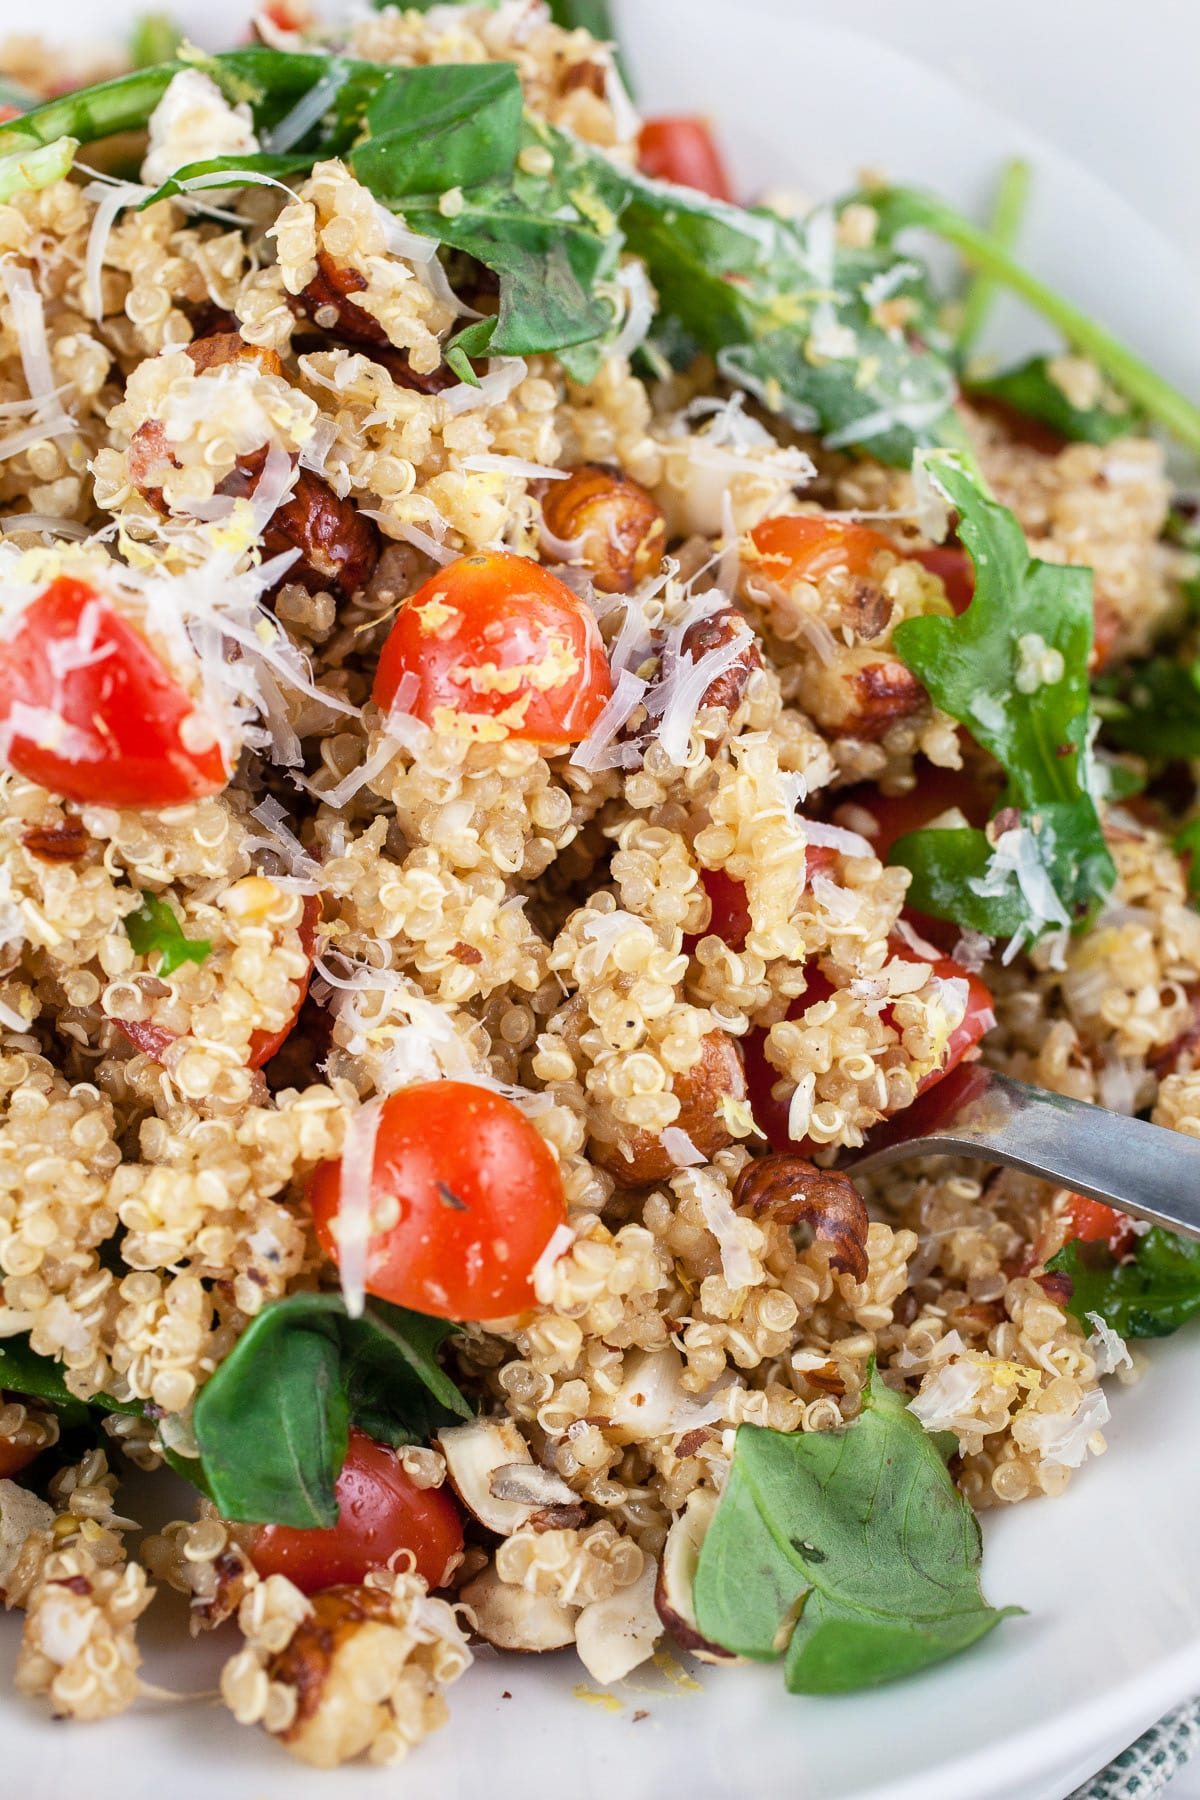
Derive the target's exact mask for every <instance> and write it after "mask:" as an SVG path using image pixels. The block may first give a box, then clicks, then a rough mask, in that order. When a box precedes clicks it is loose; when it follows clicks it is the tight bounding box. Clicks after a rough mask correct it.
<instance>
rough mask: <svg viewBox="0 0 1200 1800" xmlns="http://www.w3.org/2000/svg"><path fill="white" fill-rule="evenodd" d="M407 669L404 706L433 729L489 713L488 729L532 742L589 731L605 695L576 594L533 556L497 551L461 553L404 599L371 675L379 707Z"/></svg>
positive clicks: (599, 651) (597, 644) (573, 738)
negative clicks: (491, 724)
mask: <svg viewBox="0 0 1200 1800" xmlns="http://www.w3.org/2000/svg"><path fill="white" fill-rule="evenodd" d="M405 676H411V677H413V682H412V683H410V684H409V685H410V686H412V687H413V690H414V691H413V694H412V697H411V698H407V699H406V701H405V704H406V706H407V710H408V711H410V712H413V713H415V714H416V716H417V718H418V719H422V720H423V721H424V722H425V724H426V725H432V726H433V727H434V729H435V730H439V731H453V730H455V729H465V728H467V727H466V726H465V725H464V721H468V720H470V721H478V722H479V723H480V724H482V723H483V722H484V721H487V720H494V721H495V722H496V727H499V729H496V727H493V734H494V735H495V736H498V737H502V736H509V737H516V738H531V739H533V740H534V741H535V742H538V743H559V744H569V743H576V742H578V740H579V739H580V738H584V737H586V736H587V734H588V732H589V731H590V730H591V728H592V726H593V725H594V724H595V722H596V720H597V719H598V718H599V716H600V713H601V712H602V711H603V708H604V705H605V703H606V701H607V700H608V699H609V698H610V697H611V694H612V678H611V676H610V674H609V668H608V658H607V657H606V656H605V654H604V644H603V641H602V639H601V637H600V633H599V631H598V630H597V629H596V621H595V620H594V619H593V617H592V615H591V613H590V611H589V610H588V608H587V607H586V606H585V605H584V603H583V601H582V600H580V599H579V598H578V597H577V596H576V595H575V594H573V593H572V592H571V590H570V588H569V587H568V586H567V585H566V583H565V582H563V581H560V580H559V579H558V576H557V575H552V574H551V573H550V571H549V570H548V569H543V568H542V567H541V565H540V564H539V563H535V562H530V560H529V559H528V557H524V556H511V555H509V554H508V552H507V551H499V550H497V551H490V552H488V554H487V555H485V556H463V557H460V558H459V560H458V561H457V562H453V563H450V564H449V566H448V567H447V568H445V569H442V570H441V571H440V572H439V573H438V574H437V575H434V576H431V577H430V579H429V580H428V581H427V582H425V584H424V586H422V587H419V588H418V589H417V591H416V593H415V594H413V595H412V597H411V598H410V599H408V600H407V601H405V603H404V605H403V607H402V608H401V609H400V612H399V614H398V615H397V618H396V623H395V624H394V625H393V626H392V630H391V634H390V636H389V637H388V640H387V643H386V644H385V645H384V647H383V654H382V656H381V657H380V659H379V668H378V671H377V673H376V676H375V687H374V692H373V698H374V699H375V701H376V703H377V704H378V705H379V706H381V707H382V708H383V709H384V711H385V712H387V711H389V710H390V708H391V706H392V704H393V702H394V701H395V699H396V695H397V690H398V689H399V687H400V683H401V681H402V680H403V679H404V677H405ZM476 729H478V727H476Z"/></svg>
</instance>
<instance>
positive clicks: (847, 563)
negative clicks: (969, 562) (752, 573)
mask: <svg viewBox="0 0 1200 1800" xmlns="http://www.w3.org/2000/svg"><path fill="white" fill-rule="evenodd" d="M750 536H751V538H752V539H753V541H754V547H755V549H756V550H757V551H758V554H759V558H760V560H761V561H762V562H763V563H764V564H765V565H766V573H767V574H769V575H770V576H772V577H773V578H774V580H776V581H778V582H781V583H782V584H784V585H785V586H787V585H790V584H792V583H793V582H797V581H811V582H812V583H813V584H814V585H815V584H816V583H817V582H819V581H821V580H822V579H823V578H824V577H825V576H826V575H831V574H832V573H833V571H834V570H835V569H847V570H848V571H849V573H850V574H851V575H868V574H870V571H871V566H872V564H873V563H874V561H875V558H876V557H877V556H878V555H879V553H880V551H882V550H886V551H888V552H889V554H890V555H892V556H903V555H904V554H905V552H904V551H903V550H900V549H898V548H897V546H896V545H895V544H893V543H892V541H891V539H890V538H886V537H884V535H883V533H882V532H881V531H872V530H871V528H870V526H868V525H858V524H856V523H854V521H853V520H849V519H829V518H826V517H825V516H824V515H823V514H821V513H789V514H784V515H782V516H781V517H779V518H775V519H764V520H763V521H762V523H761V524H760V525H756V526H755V527H754V530H753V531H752V532H751V533H750Z"/></svg>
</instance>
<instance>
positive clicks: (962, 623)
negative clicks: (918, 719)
mask: <svg viewBox="0 0 1200 1800" xmlns="http://www.w3.org/2000/svg"><path fill="white" fill-rule="evenodd" d="M924 468H925V471H926V473H927V474H928V477H929V479H930V480H931V481H932V483H933V486H934V487H935V488H936V489H937V491H938V492H939V493H940V494H941V496H942V498H943V499H944V500H945V501H946V502H947V503H948V504H949V505H951V506H953V507H954V508H955V510H956V511H957V513H958V516H959V525H958V534H959V537H960V538H961V539H962V541H963V543H964V544H965V545H966V547H967V549H968V551H969V552H970V555H971V560H972V562H973V563H974V565H975V596H974V599H973V600H972V602H971V604H970V606H969V607H968V608H967V610H966V612H965V613H963V614H962V615H961V616H960V617H958V618H953V619H951V618H940V617H934V616H931V615H927V616H925V617H923V618H918V619H906V620H905V621H904V622H903V623H902V624H901V625H899V626H898V627H897V629H896V633H895V639H894V642H895V648H896V652H897V654H898V655H899V656H900V657H901V659H902V660H903V661H904V662H905V663H906V664H907V665H908V667H909V668H910V669H911V670H912V671H913V673H914V675H916V676H917V677H918V679H919V680H920V681H921V682H922V683H923V684H924V686H925V688H926V689H927V691H928V693H929V694H930V696H931V698H932V699H933V700H934V701H935V702H936V704H937V705H938V706H940V707H941V708H942V709H943V711H945V712H948V713H949V714H950V715H951V717H952V718H954V719H957V720H958V721H959V723H960V724H963V725H965V726H966V727H967V729H968V730H969V731H970V732H971V734H972V735H973V736H974V737H975V738H976V740H977V741H978V742H979V743H980V744H982V745H983V746H984V748H985V749H987V750H990V751H991V753H992V755H993V756H994V757H995V758H996V759H997V761H998V762H999V763H1000V764H1001V765H1002V766H1003V768H1004V769H1005V771H1006V772H1007V775H1008V787H1007V790H1006V793H1005V795H1004V806H1005V807H1012V808H1015V809H1017V811H1018V812H1019V814H1020V826H1021V828H1022V831H1023V834H1024V835H1023V838H1022V839H1020V840H1014V843H1015V844H1016V845H1017V846H1019V850H1018V859H1017V862H1016V864H1015V865H1014V866H1010V865H1009V864H1008V863H1006V860H1005V856H1004V854H1003V850H1004V846H1005V836H1006V835H1007V834H1005V835H1002V836H1001V837H1000V838H999V840H998V842H999V846H1000V848H999V849H998V850H997V852H996V853H995V855H994V856H993V858H992V859H990V860H989V863H988V865H987V868H986V870H985V869H983V868H981V867H980V855H981V845H980V835H981V834H970V833H964V832H941V831H932V832H920V833H914V834H913V835H912V837H910V838H908V839H906V840H905V849H906V853H907V854H908V855H910V856H912V857H913V860H914V863H915V864H916V866H917V867H918V868H919V869H920V871H921V874H922V879H923V880H924V882H925V888H924V893H925V899H926V900H927V901H934V900H935V899H936V910H937V912H938V916H940V917H943V918H951V919H954V920H956V921H959V922H962V923H967V922H969V919H970V916H971V914H972V913H973V912H974V913H975V914H977V913H978V908H977V907H976V906H975V901H976V900H978V899H980V898H987V899H995V900H999V901H1001V902H1003V911H1004V913H1005V916H1006V917H1009V916H1013V912H1014V909H1016V910H1017V911H1019V915H1020V928H1021V929H1022V930H1025V931H1027V932H1029V933H1030V934H1032V935H1036V933H1037V931H1038V930H1039V929H1040V928H1041V926H1042V925H1044V924H1045V923H1047V922H1054V921H1055V920H1056V919H1057V922H1060V923H1071V924H1077V923H1079V922H1081V921H1082V920H1083V919H1084V918H1086V917H1087V916H1088V915H1089V914H1090V912H1091V911H1092V910H1093V908H1094V907H1095V905H1096V904H1097V902H1098V901H1099V900H1100V899H1101V898H1102V897H1103V896H1104V895H1105V894H1106V893H1108V891H1109V890H1110V889H1111V887H1112V885H1113V882H1114V881H1115V879H1116V871H1115V868H1114V866H1113V861H1112V858H1111V856H1110V855H1109V852H1108V848H1107V846H1106V844H1105V842H1104V833H1103V830H1102V828H1101V824H1100V815H1099V813H1098V812H1097V810H1096V802H1095V799H1094V797H1093V793H1092V787H1091V774H1090V769H1089V765H1088V744H1089V739H1090V735H1091V714H1090V707H1089V696H1088V679H1087V666H1088V658H1089V655H1090V653H1091V646H1092V573H1091V570H1090V569H1081V568H1072V567H1065V566H1063V565H1060V564H1051V563H1043V562H1038V561H1036V560H1034V559H1032V558H1031V557H1030V554H1029V547H1028V545H1027V544H1026V542H1025V536H1024V533H1023V532H1022V530H1021V527H1020V526H1019V525H1018V523H1017V521H1016V519H1015V518H1014V517H1013V515H1012V514H1011V513H1010V512H1008V511H1006V509H1005V508H1004V507H1002V506H998V505H997V504H996V502H995V501H994V500H991V499H990V498H989V497H988V496H987V495H986V494H985V493H984V491H983V490H982V488H981V487H980V485H979V483H978V482H977V481H976V479H975V477H974V475H973V474H972V473H971V472H970V471H969V470H968V469H967V467H966V466H965V465H964V464H963V462H962V460H961V459H960V458H959V457H958V456H957V455H955V454H954V453H953V452H950V451H944V450H943V451H938V450H935V451H929V452H927V453H926V454H925V457H924ZM1039 647H1040V649H1039ZM1035 652H1036V653H1037V655H1039V656H1040V658H1041V661H1042V671H1039V669H1038V663H1037V659H1036V656H1035ZM1031 657H1034V658H1035V659H1034V661H1033V665H1032V679H1029V671H1030V658H1031ZM942 838H945V839H947V840H949V841H948V842H947V843H946V844H944V845H943V844H940V843H939V842H938V841H937V840H939V839H942ZM956 871H957V873H958V874H959V875H960V876H961V880H959V881H957V882H956V881H955V880H954V876H955V874H956ZM981 888H982V892H981ZM914 903H917V902H915V897H914ZM926 910H929V911H934V910H935V906H934V905H933V904H931V905H929V906H927V908H926ZM999 910H1000V909H997V912H999ZM979 928H980V929H987V927H984V926H980V927H979Z"/></svg>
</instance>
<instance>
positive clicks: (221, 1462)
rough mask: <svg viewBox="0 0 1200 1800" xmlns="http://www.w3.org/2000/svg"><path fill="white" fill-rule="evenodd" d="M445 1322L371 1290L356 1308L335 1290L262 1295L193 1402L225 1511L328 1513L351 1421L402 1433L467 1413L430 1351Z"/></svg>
mask: <svg viewBox="0 0 1200 1800" xmlns="http://www.w3.org/2000/svg"><path fill="white" fill-rule="evenodd" d="M453 1329H454V1328H453V1327H452V1326H451V1325H449V1324H447V1322H446V1321H445V1320H443V1319H430V1318H426V1317H425V1316H424V1315H423V1314H419V1313H410V1312H406V1311H405V1310H404V1309H403V1308H402V1307H398V1306H389V1305H387V1304H386V1303H385V1302H383V1301H379V1300H370V1301H368V1303H367V1308H366V1311H365V1312H364V1314H363V1316H362V1317H361V1318H358V1319H352V1318H350V1316H349V1314H348V1313H347V1311H346V1304H345V1301H344V1300H343V1299H342V1297H341V1295H340V1294H292V1295H289V1296H288V1297H287V1298H286V1299H283V1300H276V1301H274V1302H273V1303H272V1304H271V1305H270V1306H267V1307H264V1309H263V1311H262V1312H261V1313H260V1314H259V1315H258V1317H257V1318H256V1319H254V1320H253V1321H252V1322H251V1323H250V1325H249V1326H248V1327H247V1329H246V1330H245V1331H244V1332H243V1333H242V1336H241V1337H240V1338H239V1339H238V1341H237V1343H236V1344H235V1345H234V1347H233V1349H232V1350H231V1351H230V1353H229V1355H228V1356H227V1357H226V1358H225V1360H224V1362H223V1363H222V1364H221V1366H220V1367H219V1368H218V1369H217V1371H216V1373H215V1374H214V1375H213V1376H212V1378H211V1380H210V1381H208V1382H207V1383H206V1384H205V1386H204V1387H203V1388H202V1389H201V1390H200V1394H199V1396H198V1398H197V1400H196V1404H195V1407H194V1409H193V1415H192V1428H193V1431H194V1433H195V1437H196V1443H197V1445H198V1447H199V1451H200V1463H201V1473H202V1475H203V1477H204V1479H205V1480H206V1481H207V1484H208V1491H210V1492H211V1494H212V1497H213V1499H214V1500H215V1501H216V1502H217V1505H218V1506H219V1507H220V1509H221V1512H222V1513H223V1514H224V1516H225V1517H226V1518H229V1519H238V1520H242V1521H245V1522H247V1523H253V1524H263V1523H269V1524H275V1525H296V1526H299V1527H301V1528H303V1527H306V1526H328V1525H333V1524H335V1523H336V1521H337V1513H338V1508H337V1499H336V1493H335V1489H336V1484H337V1478H338V1475H339V1474H340V1472H341V1467H342V1463H343V1461H344V1460H345V1455H346V1443H347V1433H348V1430H349V1427H350V1425H351V1423H353V1424H356V1425H358V1426H360V1427H361V1428H362V1430H364V1431H366V1432H367V1433H368V1434H369V1435H370V1436H371V1437H374V1438H377V1439H378V1440H379V1441H380V1442H382V1443H388V1444H392V1445H398V1444H406V1443H413V1442H415V1441H418V1440H421V1439H425V1438H428V1437H429V1436H430V1435H431V1434H432V1433H433V1432H434V1431H436V1430H437V1428H438V1427H439V1426H440V1425H444V1424H446V1423H448V1422H449V1421H450V1420H451V1419H456V1418H457V1419H462V1418H470V1416H471V1408H470V1406H469V1404H468V1403H467V1401H466V1400H465V1399H464V1398H463V1396H462V1394H460V1393H459V1391H458V1389H457V1388H456V1387H455V1385H454V1383H453V1382H452V1381H451V1380H450V1377H449V1376H448V1375H447V1374H446V1372H445V1370H444V1369H442V1367H441V1366H440V1364H439V1363H438V1361H437V1357H436V1352H437V1349H438V1346H439V1345H440V1344H441V1343H442V1342H443V1341H444V1339H445V1338H446V1337H447V1336H449V1334H450V1333H451V1331H452V1330H453Z"/></svg>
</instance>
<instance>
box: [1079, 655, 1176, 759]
mask: <svg viewBox="0 0 1200 1800" xmlns="http://www.w3.org/2000/svg"><path fill="white" fill-rule="evenodd" d="M1096 692H1097V700H1096V710H1097V712H1098V713H1099V714H1100V718H1101V721H1102V725H1101V729H1102V731H1103V734H1104V737H1105V738H1106V740H1107V741H1108V742H1110V743H1113V744H1116V745H1117V746H1118V748H1120V749H1122V750H1135V751H1137V752H1138V754H1139V755H1141V756H1159V757H1165V758H1168V759H1173V760H1182V759H1186V758H1188V757H1192V756H1200V657H1197V658H1196V660H1195V661H1194V662H1190V663H1182V662H1177V661H1176V660H1175V659H1174V658H1173V657H1167V656H1152V657H1147V658H1145V660H1144V661H1142V662H1135V663H1131V664H1130V665H1129V667H1128V668H1126V669H1123V670H1121V671H1120V672H1119V673H1118V674H1115V675H1108V676H1104V677H1102V678H1101V679H1100V680H1099V681H1098V682H1097V683H1096Z"/></svg>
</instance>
